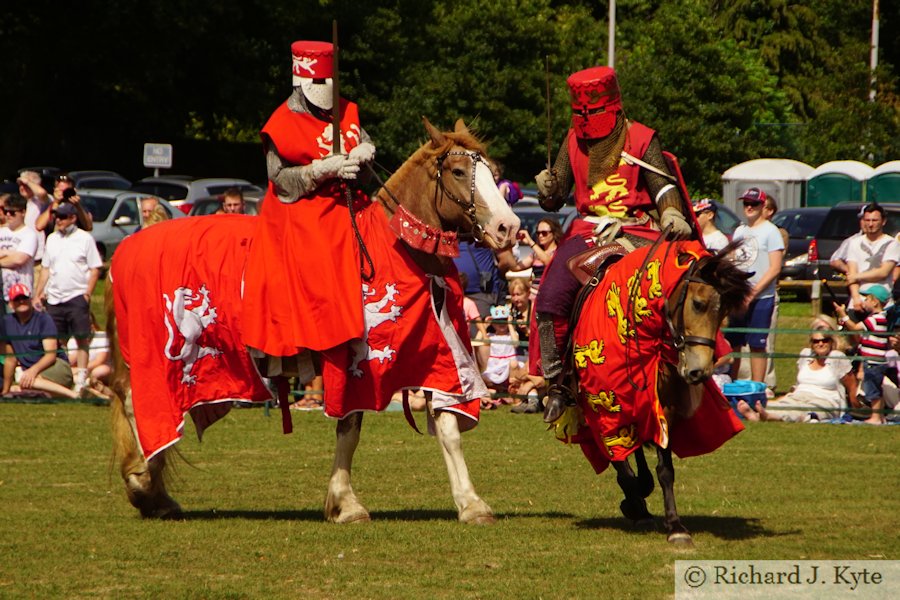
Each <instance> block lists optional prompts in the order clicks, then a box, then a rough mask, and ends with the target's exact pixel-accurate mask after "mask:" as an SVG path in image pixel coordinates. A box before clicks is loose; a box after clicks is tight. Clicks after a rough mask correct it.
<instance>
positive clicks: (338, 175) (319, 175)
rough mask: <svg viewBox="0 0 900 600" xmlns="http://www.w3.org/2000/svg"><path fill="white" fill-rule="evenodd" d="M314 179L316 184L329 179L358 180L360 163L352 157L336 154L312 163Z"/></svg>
mask: <svg viewBox="0 0 900 600" xmlns="http://www.w3.org/2000/svg"><path fill="white" fill-rule="evenodd" d="M310 166H311V167H312V178H313V180H314V181H315V182H316V184H321V183H322V182H323V181H325V180H327V179H356V174H357V173H359V161H358V160H357V159H356V158H353V157H352V156H344V155H343V154H335V155H332V156H326V157H325V158H321V159H319V160H314V161H312V163H311V165H310Z"/></svg>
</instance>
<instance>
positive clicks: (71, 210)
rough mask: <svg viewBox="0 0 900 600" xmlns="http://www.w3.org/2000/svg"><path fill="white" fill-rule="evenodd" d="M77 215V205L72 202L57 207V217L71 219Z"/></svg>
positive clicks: (62, 203)
mask: <svg viewBox="0 0 900 600" xmlns="http://www.w3.org/2000/svg"><path fill="white" fill-rule="evenodd" d="M76 214H78V211H76V210H75V205H74V204H72V203H71V202H61V203H60V205H59V206H57V207H56V216H57V217H71V216H72V215H76Z"/></svg>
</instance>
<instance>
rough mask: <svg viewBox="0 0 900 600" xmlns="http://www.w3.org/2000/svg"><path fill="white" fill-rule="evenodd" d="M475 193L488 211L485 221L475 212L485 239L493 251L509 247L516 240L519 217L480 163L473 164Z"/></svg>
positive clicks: (486, 168) (485, 166)
mask: <svg viewBox="0 0 900 600" xmlns="http://www.w3.org/2000/svg"><path fill="white" fill-rule="evenodd" d="M475 191H476V192H477V193H478V196H480V197H481V199H482V201H483V202H484V203H485V204H486V205H487V209H488V215H487V218H486V219H483V218H482V215H480V214H478V213H477V212H476V216H477V217H478V223H479V224H480V225H481V226H482V227H483V228H484V233H485V239H486V240H487V242H488V243H489V244H490V245H491V246H492V247H493V248H495V249H499V248H505V247H507V246H509V245H510V244H512V242H513V240H515V239H516V232H517V231H518V230H519V217H517V216H516V215H515V213H514V212H513V211H512V209H511V208H510V207H509V204H507V203H506V200H504V199H503V195H502V194H500V190H499V189H498V188H497V183H496V182H495V181H494V174H493V173H492V172H491V170H490V168H488V166H487V165H486V164H484V163H483V162H481V161H477V162H476V163H475Z"/></svg>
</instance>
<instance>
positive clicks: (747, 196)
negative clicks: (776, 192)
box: [738, 187, 768, 204]
mask: <svg viewBox="0 0 900 600" xmlns="http://www.w3.org/2000/svg"><path fill="white" fill-rule="evenodd" d="M766 198H768V196H766V193H765V192H764V191H762V190H761V189H759V188H756V187H752V188H750V189H749V190H747V191H746V192H744V193H743V195H742V196H741V197H740V198H738V200H741V201H742V202H747V203H750V204H762V203H763V202H765V201H766Z"/></svg>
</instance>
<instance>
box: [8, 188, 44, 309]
mask: <svg viewBox="0 0 900 600" xmlns="http://www.w3.org/2000/svg"><path fill="white" fill-rule="evenodd" d="M26 205H27V200H25V198H24V197H22V196H20V195H19V194H10V196H9V197H8V198H7V199H6V203H5V204H4V206H3V214H4V216H5V217H6V225H5V226H4V227H2V228H0V267H2V268H3V299H4V300H5V301H9V299H10V298H9V289H10V288H11V287H12V286H13V285H15V284H17V283H24V284H25V285H27V286H28V289H31V288H32V287H33V284H34V256H35V254H36V253H37V250H38V235H37V232H36V231H35V230H34V229H32V228H31V227H29V226H28V225H26V224H25V209H26Z"/></svg>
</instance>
